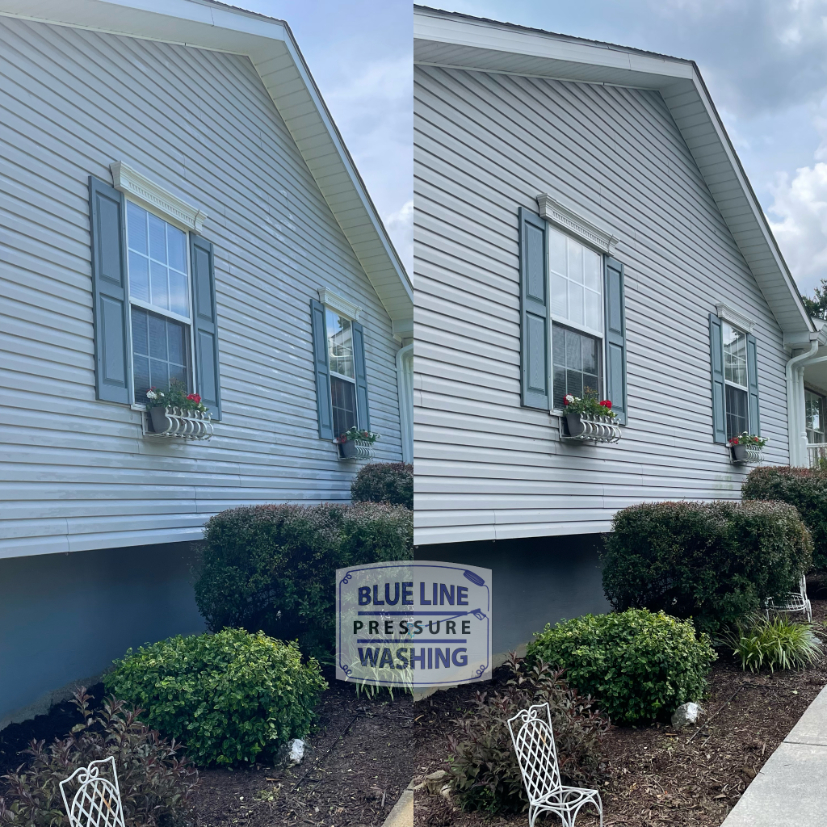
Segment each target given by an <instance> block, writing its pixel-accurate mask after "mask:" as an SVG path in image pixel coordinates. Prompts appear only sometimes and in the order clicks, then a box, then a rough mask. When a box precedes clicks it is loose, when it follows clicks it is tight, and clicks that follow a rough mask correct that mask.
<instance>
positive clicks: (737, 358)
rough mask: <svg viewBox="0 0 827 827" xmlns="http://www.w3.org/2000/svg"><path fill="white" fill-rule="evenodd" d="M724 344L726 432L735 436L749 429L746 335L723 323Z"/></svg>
mask: <svg viewBox="0 0 827 827" xmlns="http://www.w3.org/2000/svg"><path fill="white" fill-rule="evenodd" d="M721 335H722V338H723V345H724V394H725V400H726V435H727V439H733V438H734V437H737V436H739V435H740V434H742V433H744V431H748V430H749V378H748V368H747V334H746V333H744V332H743V331H741V330H738V329H737V328H735V327H733V326H732V325H731V324H729V322H722V323H721Z"/></svg>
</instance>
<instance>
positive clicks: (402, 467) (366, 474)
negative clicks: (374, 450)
mask: <svg viewBox="0 0 827 827" xmlns="http://www.w3.org/2000/svg"><path fill="white" fill-rule="evenodd" d="M350 496H351V499H352V500H353V502H372V503H388V504H390V505H404V506H405V508H413V465H410V464H409V463H405V462H371V463H368V464H367V465H364V466H362V468H361V469H360V470H359V473H358V474H357V475H356V479H354V480H353V482H352V483H351V486H350Z"/></svg>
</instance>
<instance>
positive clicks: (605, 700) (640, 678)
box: [528, 609, 716, 724]
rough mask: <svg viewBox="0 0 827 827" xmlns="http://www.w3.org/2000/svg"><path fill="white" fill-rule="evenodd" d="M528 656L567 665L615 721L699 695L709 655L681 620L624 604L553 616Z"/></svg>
mask: <svg viewBox="0 0 827 827" xmlns="http://www.w3.org/2000/svg"><path fill="white" fill-rule="evenodd" d="M528 658H529V659H530V660H531V661H537V660H538V659H542V660H544V661H547V662H548V663H550V664H552V665H553V666H557V667H560V668H562V669H565V670H566V678H567V680H568V681H569V683H571V684H572V685H573V686H575V687H577V689H578V690H579V691H580V692H587V693H589V694H590V695H593V696H594V697H595V698H596V703H597V705H598V707H599V708H600V710H601V711H602V712H604V713H605V714H606V715H608V716H609V717H610V718H611V719H612V721H613V722H615V723H624V724H636V723H646V722H649V721H652V720H654V719H655V718H658V717H661V716H668V715H671V713H672V712H674V711H675V709H676V708H677V707H679V706H680V705H681V704H683V703H686V702H687V701H697V700H700V698H701V696H702V695H703V693H704V689H705V687H706V676H707V674H708V673H709V668H710V666H711V665H712V662H713V661H714V660H715V658H716V655H715V652H714V650H713V649H712V646H711V644H710V642H709V638H708V637H707V636H706V635H705V634H702V635H701V636H700V637H697V636H696V635H695V628H694V626H693V625H692V623H690V622H688V621H682V620H678V619H677V618H674V617H670V616H669V615H667V614H664V613H663V612H659V613H657V614H652V613H651V612H649V611H647V610H646V609H629V610H628V611H625V612H623V613H622V614H606V615H584V616H583V617H579V618H576V619H575V620H567V621H564V622H562V623H558V624H557V625H556V626H554V628H552V627H551V626H546V628H545V630H544V631H543V632H541V633H540V634H539V635H537V636H535V639H534V640H533V641H531V643H529V645H528Z"/></svg>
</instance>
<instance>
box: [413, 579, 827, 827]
mask: <svg viewBox="0 0 827 827" xmlns="http://www.w3.org/2000/svg"><path fill="white" fill-rule="evenodd" d="M824 585H825V586H827V583H825V584H824ZM818 587H819V584H817V583H810V586H809V591H810V597H811V598H812V597H813V596H814V595H815V596H817V597H820V598H822V599H817V600H813V619H814V621H815V622H816V624H817V627H818V625H819V624H823V625H827V624H825V621H827V599H824V598H827V589H824V588H821V589H819V588H818ZM822 637H823V635H822ZM719 655H720V657H719V660H718V661H717V662H716V664H715V665H714V667H713V669H712V673H711V675H710V681H709V695H708V697H707V699H706V700H705V702H704V703H703V706H704V708H705V710H706V712H707V715H706V716H705V717H704V718H703V719H702V721H701V726H700V728H697V727H690V728H689V729H688V730H685V731H683V732H681V733H675V732H674V731H673V730H672V728H671V727H670V726H668V725H653V726H651V727H642V728H626V727H613V728H612V729H611V730H610V731H609V733H608V734H607V735H606V737H605V739H604V754H605V756H606V764H607V769H606V774H605V776H604V778H603V779H602V780H601V783H600V784H599V789H600V793H601V796H602V798H603V811H604V825H605V827H654V825H664V827H665V826H666V825H669V827H718V825H720V824H721V822H722V821H723V820H724V819H725V818H726V816H727V814H728V813H729V811H730V810H731V809H732V807H733V806H734V805H735V804H736V802H737V801H738V799H739V798H740V797H741V794H742V793H743V792H744V790H745V789H746V788H747V786H748V785H749V783H750V781H752V779H753V778H754V777H755V776H756V775H757V773H758V771H759V770H760V769H761V767H762V766H763V765H764V762H765V761H766V760H767V759H768V758H769V757H770V755H771V754H772V753H773V751H774V750H775V748H776V747H777V746H778V745H779V744H780V743H781V741H783V740H784V738H785V737H786V736H787V734H788V733H789V732H790V730H791V729H792V728H793V726H795V724H796V723H797V722H798V719H799V718H800V717H801V715H802V714H803V713H804V711H805V710H806V709H807V707H808V706H809V704H810V703H811V702H812V701H813V700H814V698H815V697H816V695H818V693H819V692H820V691H821V689H822V688H823V687H824V686H825V685H827V658H825V657H822V660H821V662H820V663H818V664H816V665H815V666H813V667H811V668H809V669H805V670H803V671H800V672H776V673H775V674H774V675H771V674H769V673H763V672H762V673H760V674H757V675H753V674H752V673H750V672H746V673H745V672H742V671H741V670H740V668H739V667H736V666H735V664H734V663H733V661H732V658H731V657H729V656H728V655H727V653H725V652H720V653H719ZM497 678H499V679H500V680H503V679H504V676H503V675H496V674H495V681H496V679H497ZM478 688H479V687H477V689H478ZM491 688H495V687H491ZM475 692H476V689H475V688H474V687H471V686H466V687H461V688H457V689H453V690H450V691H447V692H438V693H437V694H435V695H433V696H431V697H429V698H427V699H425V700H423V701H419V702H418V703H417V704H415V707H414V714H415V718H416V724H415V729H414V738H415V743H416V753H415V754H416V780H417V781H421V780H422V777H423V776H425V775H426V774H428V773H431V772H434V771H436V770H439V769H445V768H446V766H447V765H446V764H445V758H446V755H447V751H446V748H445V741H446V736H447V735H448V733H449V732H451V731H452V730H454V728H455V724H454V721H455V720H456V718H457V717H458V716H459V715H460V714H461V713H462V712H463V711H464V710H465V709H467V708H468V705H469V699H470V698H471V697H473V695H474V694H475ZM415 802H416V803H415V820H414V823H415V825H416V827H449V825H455V826H456V827H501V825H502V826H504V825H509V827H510V826H511V825H514V826H515V827H516V825H520V827H525V825H526V824H527V814H525V813H523V814H520V815H516V816H506V817H504V816H488V815H485V814H482V813H462V812H460V811H459V810H458V809H457V808H456V807H454V806H453V805H452V804H449V803H448V801H447V800H446V799H445V797H443V796H442V795H440V794H439V793H438V792H436V791H435V793H434V794H429V793H427V792H425V791H424V790H423V791H422V792H419V791H418V792H416V793H415ZM543 823H547V824H549V825H551V824H559V820H556V821H555V817H553V816H546V817H545V821H544V820H543V819H542V818H541V819H540V820H538V824H543ZM597 823H598V822H597V818H596V817H594V818H592V816H591V815H590V814H587V812H586V811H585V810H584V811H582V813H581V815H580V816H579V817H578V820H577V824H578V827H581V825H582V827H594V825H597Z"/></svg>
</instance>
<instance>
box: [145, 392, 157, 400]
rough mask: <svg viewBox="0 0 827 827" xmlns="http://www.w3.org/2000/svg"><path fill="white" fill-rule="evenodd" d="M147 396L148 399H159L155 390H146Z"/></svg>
mask: <svg viewBox="0 0 827 827" xmlns="http://www.w3.org/2000/svg"><path fill="white" fill-rule="evenodd" d="M146 398H147V399H157V398H158V395H157V394H156V393H155V391H147V392H146Z"/></svg>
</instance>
